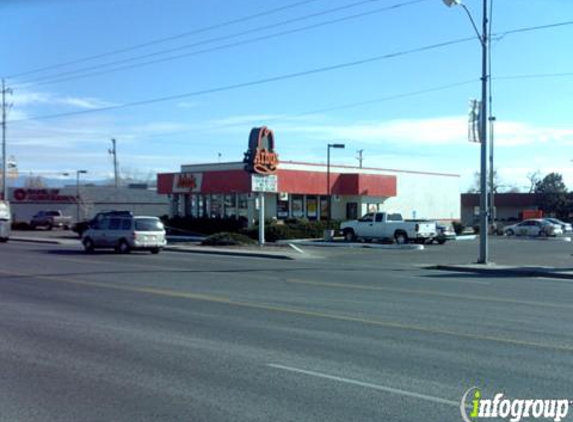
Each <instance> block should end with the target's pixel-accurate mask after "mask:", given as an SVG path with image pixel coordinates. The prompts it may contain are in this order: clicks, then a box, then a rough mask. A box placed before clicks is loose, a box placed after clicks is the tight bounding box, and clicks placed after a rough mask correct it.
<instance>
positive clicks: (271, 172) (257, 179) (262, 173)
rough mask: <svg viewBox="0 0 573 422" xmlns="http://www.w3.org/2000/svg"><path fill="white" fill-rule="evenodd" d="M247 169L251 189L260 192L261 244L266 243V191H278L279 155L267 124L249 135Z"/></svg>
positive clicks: (246, 157)
mask: <svg viewBox="0 0 573 422" xmlns="http://www.w3.org/2000/svg"><path fill="white" fill-rule="evenodd" d="M243 162H244V163H245V170H246V171H247V172H249V173H251V174H252V177H251V190H252V191H253V192H259V245H260V246H264V244H265V192H274V193H276V192H278V180H277V176H276V175H275V173H276V172H277V167H278V165H279V156H278V154H277V153H275V137H274V135H273V131H272V130H270V129H269V128H267V127H266V126H263V127H260V128H253V129H252V130H251V133H250V135H249V149H248V150H247V152H245V158H244V160H243Z"/></svg>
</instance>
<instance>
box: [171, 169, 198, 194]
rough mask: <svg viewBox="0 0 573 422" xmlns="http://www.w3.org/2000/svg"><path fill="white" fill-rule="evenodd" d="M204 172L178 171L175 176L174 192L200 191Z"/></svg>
mask: <svg viewBox="0 0 573 422" xmlns="http://www.w3.org/2000/svg"><path fill="white" fill-rule="evenodd" d="M202 182H203V173H178V174H175V175H174V177H173V190H172V192H173V193H191V192H200V191H201V183H202Z"/></svg>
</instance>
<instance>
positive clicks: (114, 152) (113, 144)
mask: <svg viewBox="0 0 573 422" xmlns="http://www.w3.org/2000/svg"><path fill="white" fill-rule="evenodd" d="M108 152H109V153H110V154H111V155H113V179H114V183H115V188H116V189H117V186H118V180H117V179H118V174H117V147H116V140H115V138H111V149H109V150H108Z"/></svg>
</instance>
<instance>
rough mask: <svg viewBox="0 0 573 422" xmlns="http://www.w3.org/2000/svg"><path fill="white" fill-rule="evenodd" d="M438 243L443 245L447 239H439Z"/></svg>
mask: <svg viewBox="0 0 573 422" xmlns="http://www.w3.org/2000/svg"><path fill="white" fill-rule="evenodd" d="M438 243H439V244H440V245H443V244H444V243H446V239H438Z"/></svg>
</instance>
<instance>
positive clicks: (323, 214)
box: [320, 196, 328, 220]
mask: <svg viewBox="0 0 573 422" xmlns="http://www.w3.org/2000/svg"><path fill="white" fill-rule="evenodd" d="M320 219H321V220H328V197H327V196H321V197H320Z"/></svg>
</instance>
